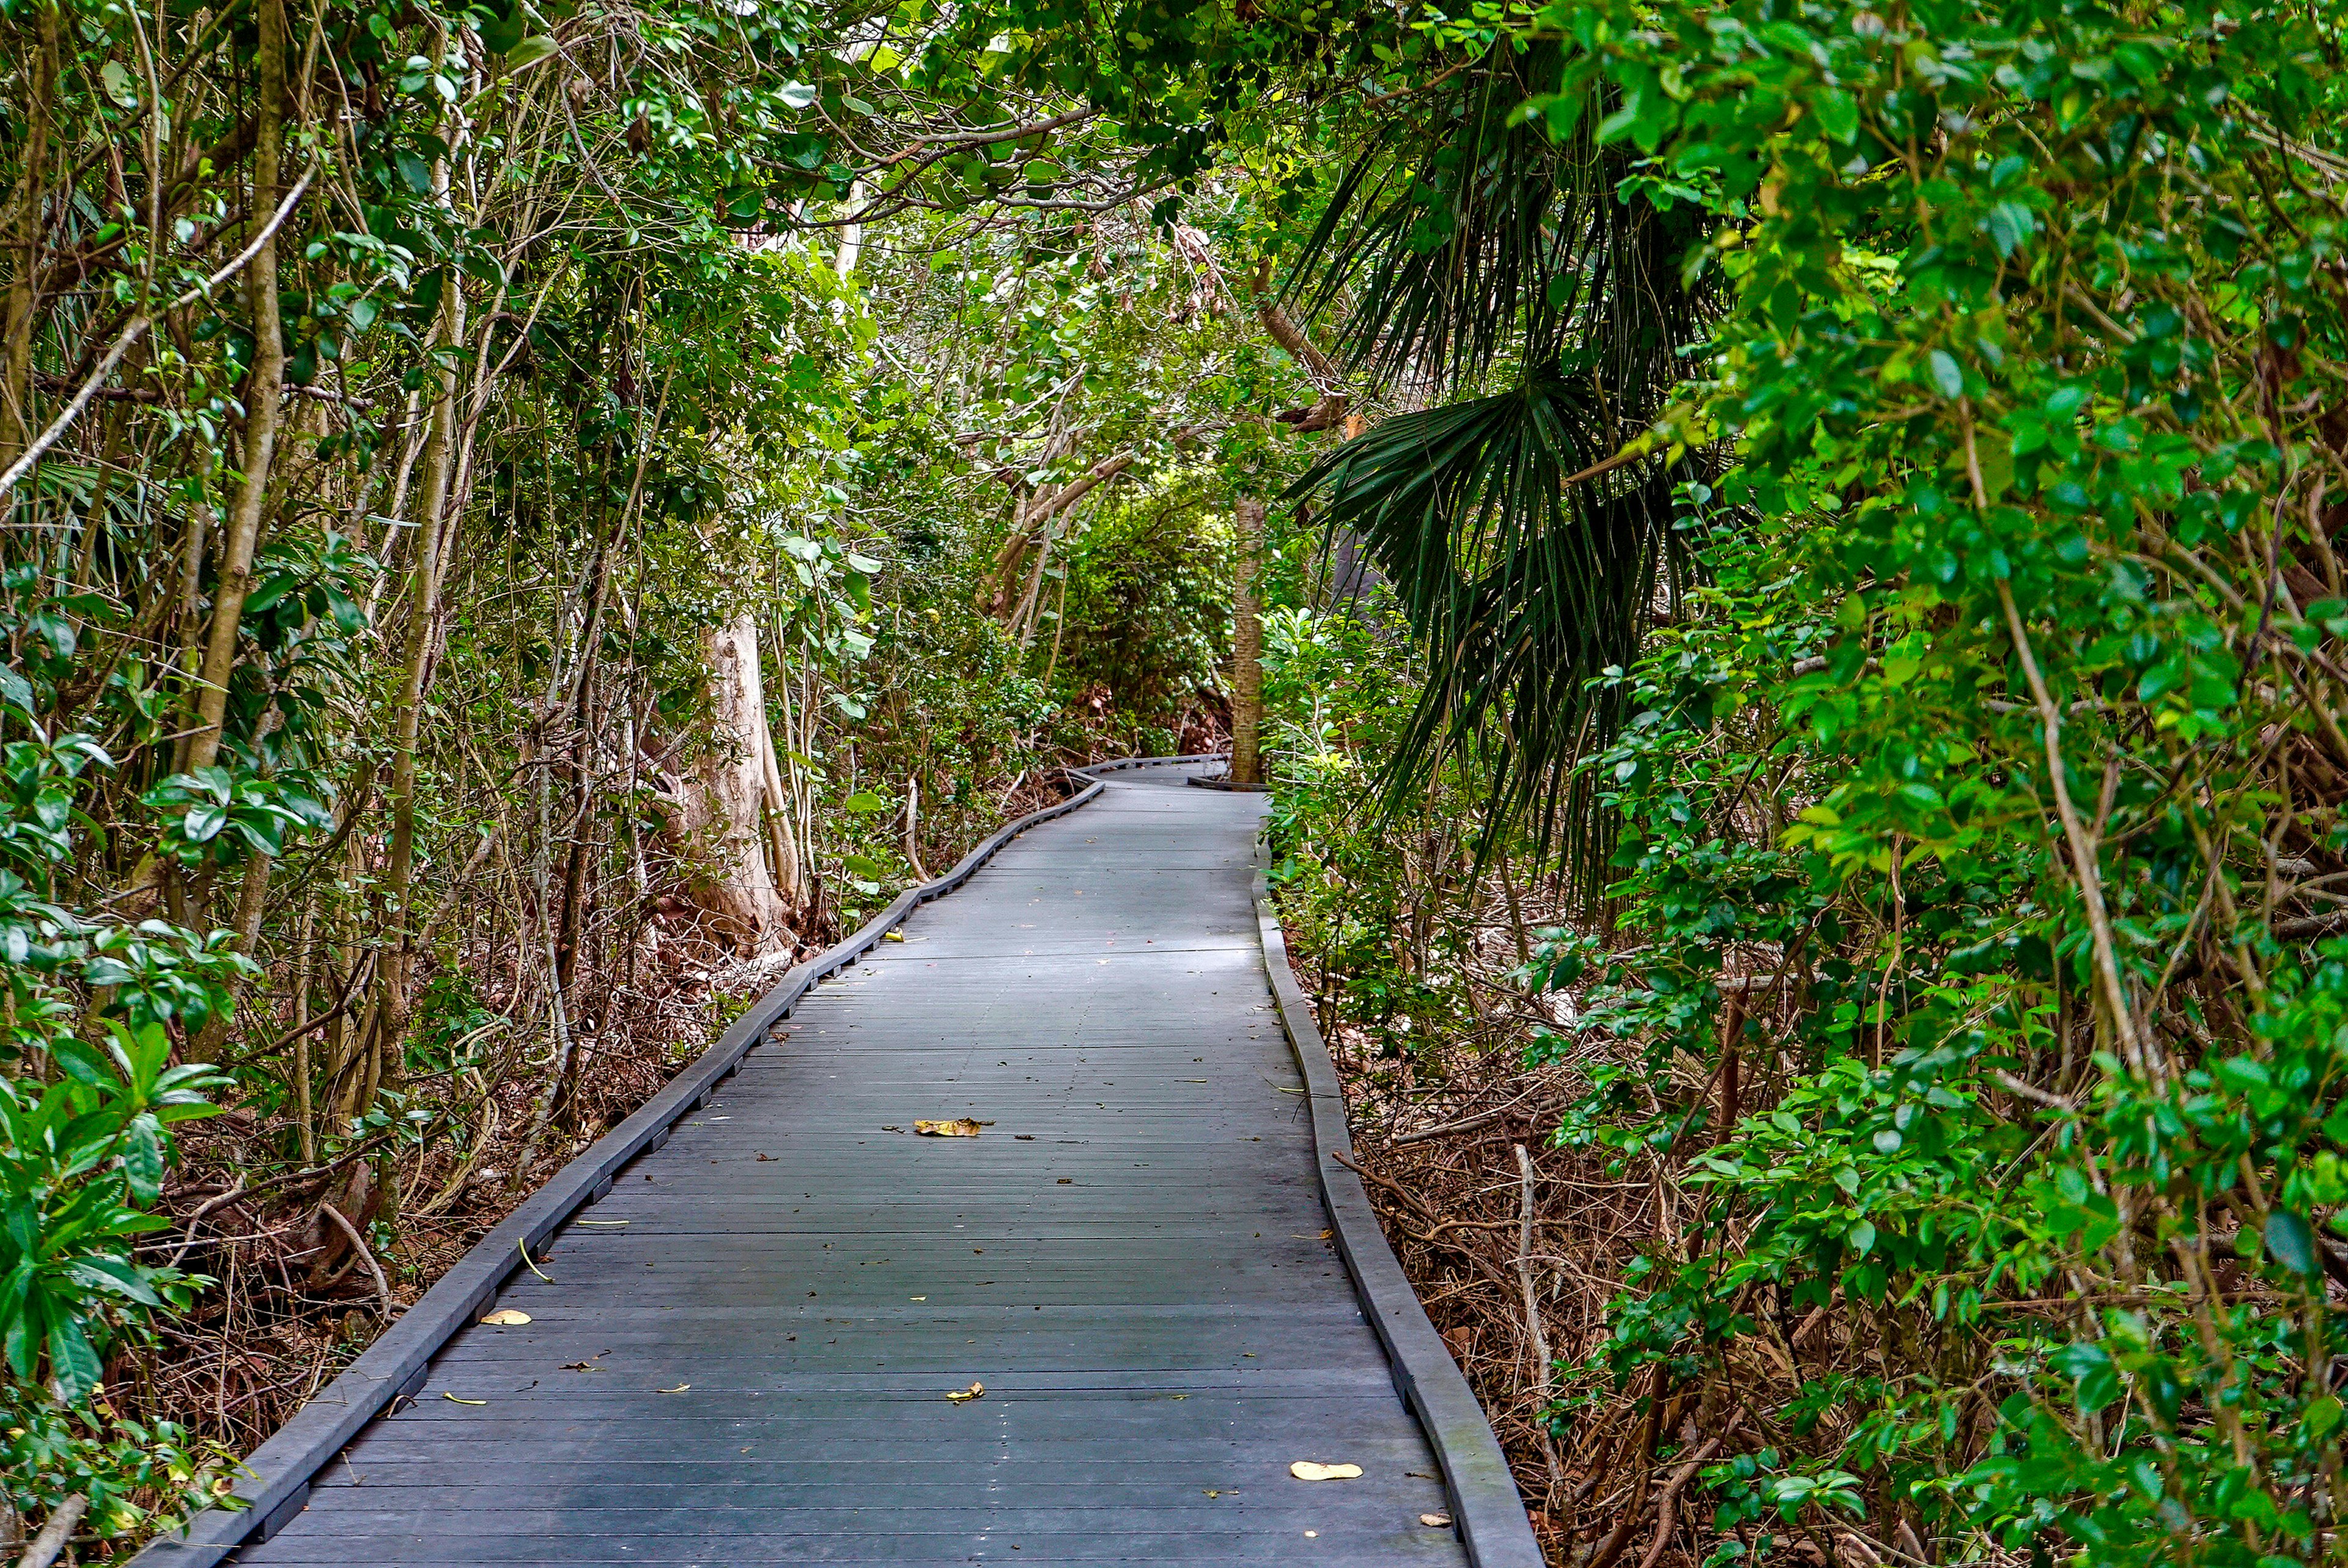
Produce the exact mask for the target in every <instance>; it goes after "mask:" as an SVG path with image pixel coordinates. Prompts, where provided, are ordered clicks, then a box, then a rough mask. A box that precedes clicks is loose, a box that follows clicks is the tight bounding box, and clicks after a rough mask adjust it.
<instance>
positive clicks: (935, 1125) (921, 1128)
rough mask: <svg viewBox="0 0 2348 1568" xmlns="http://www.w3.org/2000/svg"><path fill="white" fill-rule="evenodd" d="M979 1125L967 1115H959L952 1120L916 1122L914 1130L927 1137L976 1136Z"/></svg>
mask: <svg viewBox="0 0 2348 1568" xmlns="http://www.w3.org/2000/svg"><path fill="white" fill-rule="evenodd" d="M979 1126H980V1123H978V1122H973V1121H972V1120H971V1119H970V1118H969V1117H967V1116H957V1117H955V1118H954V1119H953V1121H951V1122H914V1123H913V1131H914V1132H918V1133H920V1134H922V1136H923V1137H925V1138H975V1137H977V1136H978V1129H979Z"/></svg>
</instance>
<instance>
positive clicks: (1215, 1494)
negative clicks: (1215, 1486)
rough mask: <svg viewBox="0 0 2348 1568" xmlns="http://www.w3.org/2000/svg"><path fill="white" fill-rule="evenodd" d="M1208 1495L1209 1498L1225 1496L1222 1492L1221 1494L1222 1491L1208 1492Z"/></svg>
mask: <svg viewBox="0 0 2348 1568" xmlns="http://www.w3.org/2000/svg"><path fill="white" fill-rule="evenodd" d="M1207 1495H1208V1496H1209V1497H1220V1496H1222V1495H1223V1494H1222V1493H1221V1492H1220V1491H1210V1492H1208V1493H1207Z"/></svg>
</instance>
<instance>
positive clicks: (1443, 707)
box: [1289, 49, 1706, 886]
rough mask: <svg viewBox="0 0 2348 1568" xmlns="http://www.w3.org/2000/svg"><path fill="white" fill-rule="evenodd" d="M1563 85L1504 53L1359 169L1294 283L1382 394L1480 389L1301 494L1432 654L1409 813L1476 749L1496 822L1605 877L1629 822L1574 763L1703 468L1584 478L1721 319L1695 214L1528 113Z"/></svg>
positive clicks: (1311, 478)
mask: <svg viewBox="0 0 2348 1568" xmlns="http://www.w3.org/2000/svg"><path fill="white" fill-rule="evenodd" d="M1556 79H1557V69H1556V58H1555V56H1554V55H1553V54H1545V53H1544V52H1543V51H1541V50H1540V49H1535V50H1532V51H1529V52H1528V53H1527V54H1524V55H1512V54H1507V53H1505V52H1496V54H1495V55H1494V56H1492V57H1490V58H1488V59H1487V60H1484V61H1480V62H1478V64H1477V65H1476V66H1475V67H1473V68H1470V69H1468V70H1466V71H1463V72H1462V73H1461V74H1460V76H1459V77H1457V79H1456V81H1455V82H1453V83H1450V84H1447V85H1446V88H1445V90H1442V91H1437V92H1432V93H1428V94H1425V95H1422V97H1423V98H1424V101H1423V102H1422V103H1421V104H1420V105H1419V107H1418V108H1417V109H1416V112H1415V113H1414V114H1412V115H1410V116H1408V117H1405V118H1398V119H1396V120H1395V121H1394V122H1392V123H1391V124H1389V125H1387V126H1385V128H1382V129H1381V131H1380V132H1379V133H1378V134H1377V135H1376V136H1375V137H1374V138H1372V140H1371V143H1370V145H1368V146H1367V147H1365V149H1363V150H1362V151H1361V152H1360V153H1359V154H1358V155H1357V156H1356V157H1355V158H1354V160H1353V161H1352V163H1351V164H1350V165H1349V166H1348V167H1347V168H1346V169H1345V170H1344V173H1343V174H1342V175H1341V176H1340V177H1339V179H1338V180H1337V181H1336V184H1335V187H1334V191H1333V194H1332V198H1331V200H1330V201H1329V204H1328V206H1327V208H1326V209H1325V210H1324V211H1323V214H1322V217H1321V220H1320V221H1319V223H1318V225H1317V226H1316V229H1315V231H1314V232H1313V236H1312V239H1311V240H1310V241H1309V242H1308V244H1307V246H1306V248H1305V252H1304V255H1303V261H1302V262H1301V264H1300V265H1299V267H1298V268H1297V269H1296V270H1295V272H1294V273H1293V274H1292V279H1291V282H1290V286H1289V292H1290V295H1291V297H1292V299H1293V300H1295V301H1296V302H1297V303H1298V304H1299V306H1300V308H1301V309H1302V310H1303V311H1304V312H1305V313H1307V314H1308V315H1324V314H1334V315H1335V316H1336V317H1337V321H1336V333H1335V341H1336V342H1337V343H1338V345H1339V347H1340V349H1341V352H1342V353H1343V354H1344V357H1345V358H1346V359H1347V361H1348V362H1349V363H1350V364H1353V365H1354V367H1355V368H1356V369H1357V371H1358V372H1359V373H1360V374H1364V375H1365V377H1366V378H1367V379H1368V380H1369V381H1370V382H1371V383H1372V384H1375V385H1385V386H1395V385H1397V384H1399V385H1400V386H1401V388H1402V389H1403V391H1404V393H1405V395H1406V400H1407V397H1408V395H1409V394H1411V393H1412V392H1414V391H1416V390H1418V389H1424V388H1429V387H1437V386H1440V387H1443V388H1445V389H1447V395H1450V396H1451V397H1452V398H1454V399H1455V400H1456V401H1453V402H1450V403H1447V404H1446V405H1441V406H1437V407H1433V408H1426V409H1423V410H1419V411H1415V412H1408V413H1404V414H1400V415H1395V416H1393V417H1391V418H1389V419H1387V420H1386V421H1385V423H1383V424H1381V425H1377V426H1376V427H1375V428H1374V429H1372V430H1371V431H1370V432H1368V433H1367V434H1366V435H1365V436H1360V437H1358V438H1356V439H1354V441H1352V442H1349V443H1348V444H1347V445H1346V446H1344V448H1343V449H1342V450H1340V451H1339V452H1337V453H1335V454H1334V455H1333V456H1330V457H1329V458H1327V459H1326V460H1324V461H1323V462H1322V463H1321V464H1319V465H1318V466H1315V467H1314V468H1313V470H1312V472H1310V473H1309V474H1307V475H1306V476H1305V477H1303V479H1302V480H1300V481H1299V482H1298V483H1297V484H1296V485H1295V486H1294V487H1292V489H1291V490H1290V492H1289V496H1290V497H1291V498H1292V499H1303V498H1304V497H1308V496H1317V497H1320V500H1321V502H1322V505H1323V508H1324V511H1323V517H1324V519H1325V521H1326V523H1327V524H1328V526H1329V528H1331V529H1332V530H1333V535H1332V537H1333V538H1334V530H1337V529H1346V530H1350V531H1352V532H1354V534H1356V535H1358V536H1359V538H1360V540H1361V543H1362V546H1363V548H1364V549H1365V553H1366V554H1367V555H1368V556H1369V557H1370V559H1372V560H1373V561H1374V562H1375V565H1376V566H1377V568H1378V570H1379V572H1380V573H1381V575H1382V576H1383V577H1384V578H1385V580H1386V581H1387V583H1388V584H1389V585H1390V586H1391V587H1392V589H1393V590H1394V592H1395V596H1396V599H1397V600H1398V602H1399V605H1400V608H1401V609H1402V610H1403V613H1404V615H1405V616H1406V619H1407V620H1408V621H1409V623H1410V625H1411V628H1412V630H1413V632H1414V634H1415V635H1416V638H1417V639H1418V641H1420V643H1421V644H1422V646H1423V647H1424V649H1425V651H1426V658H1427V661H1428V679H1427V683H1426V688H1425V690H1424V692H1423V693H1422V695H1421V697H1420V700H1419V702H1418V703H1417V706H1416V709H1415V711H1414V712H1413V715H1412V718H1411V721H1410V723H1409V724H1408V725H1407V726H1406V730H1405V733H1404V734H1403V736H1402V738H1401V741H1400V743H1399V744H1398V745H1397V747H1396V749H1395V754H1394V755H1393V756H1392V757H1391V758H1390V759H1389V762H1388V765H1387V768H1386V772H1385V777H1384V780H1383V784H1384V790H1385V799H1386V802H1387V804H1388V805H1389V806H1390V807H1391V806H1393V805H1396V804H1401V803H1402V802H1404V801H1406V800H1407V799H1409V798H1411V797H1413V796H1414V795H1415V794H1416V792H1417V791H1418V789H1419V788H1420V787H1421V786H1422V785H1423V784H1425V782H1426V779H1427V778H1428V777H1429V776H1430V775H1431V774H1433V773H1434V772H1435V770H1436V769H1437V767H1438V766H1439V765H1440V764H1442V763H1443V761H1444V760H1445V759H1446V758H1447V757H1449V756H1452V755H1455V754H1462V753H1465V754H1469V755H1471V756H1472V757H1473V758H1474V759H1475V761H1476V762H1477V763H1478V765H1479V766H1480V768H1481V770H1482V772H1483V773H1484V775H1485V777H1486V781H1487V783H1488V786H1489V789H1490V793H1491V804H1492V805H1493V807H1494V809H1495V811H1496V813H1497V814H1498V815H1499V816H1501V817H1502V818H1507V819H1519V820H1523V821H1526V822H1527V823H1528V824H1529V826H1530V827H1531V829H1532V832H1533V834H1534V836H1535V840H1536V846H1537V852H1538V853H1539V854H1540V856H1547V855H1548V854H1549V853H1550V851H1551V850H1552V849H1560V848H1561V849H1563V850H1564V851H1565V852H1566V859H1567V864H1568V867H1569V869H1570V870H1572V871H1576V872H1581V873H1587V872H1588V871H1590V870H1591V869H1593V868H1594V866H1595V865H1596V864H1597V862H1596V860H1594V859H1593V856H1600V855H1601V853H1602V851H1603V848H1604V846H1605V840H1606V837H1607V827H1606V825H1605V824H1604V823H1603V822H1602V821H1601V820H1600V819H1599V816H1598V814H1597V813H1596V811H1595V809H1594V804H1593V801H1592V799H1591V792H1590V791H1589V789H1588V787H1587V784H1586V783H1580V782H1577V775H1576V774H1575V772H1574V769H1573V765H1572V764H1573V763H1574V762H1575V760H1576V759H1577V758H1578V757H1580V756H1581V755H1584V754H1587V753H1588V751H1589V750H1590V748H1591V747H1592V746H1593V745H1599V744H1602V743H1604V742H1605V741H1606V740H1607V739H1608V738H1609V737H1610V736H1611V733H1612V730H1613V728H1614V726H1615V724H1616V723H1617V721H1618V720H1619V718H1620V716H1621V715H1620V714H1619V712H1617V705H1616V702H1615V700H1614V699H1613V698H1612V697H1611V696H1609V695H1606V694H1604V693H1602V692H1592V690H1591V682H1592V681H1593V679H1594V678H1595V677H1597V676H1598V675H1600V674H1601V673H1602V672H1603V671H1605V670H1607V669H1608V668H1609V667H1611V666H1616V665H1627V664H1628V663H1630V662H1631V661H1632V659H1634V658H1635V657H1636V656H1637V652H1638V649H1639V645H1640V642H1641V641H1642V639H1643V635H1644V633H1645V631H1646V630H1647V628H1648V626H1649V624H1650V623H1651V621H1652V619H1653V611H1654V607H1655V600H1656V595H1657V591H1658V589H1659V587H1660V586H1662V585H1663V583H1664V582H1665V581H1666V580H1667V578H1668V577H1670V576H1671V575H1672V574H1673V573H1674V572H1675V567H1676V562H1675V560H1674V558H1673V554H1672V548H1671V541H1672V533H1671V518H1672V497H1673V487H1674V485H1675V484H1676V483H1677V481H1678V480H1680V479H1681V478H1684V477H1687V474H1686V473H1684V472H1681V471H1675V470H1672V469H1668V468H1666V467H1665V466H1664V465H1663V464H1662V463H1661V462H1660V461H1653V460H1650V461H1647V462H1645V463H1643V464H1637V465H1631V466H1624V467H1622V468H1618V469H1615V470H1612V471H1611V472H1608V473H1606V474H1604V475H1602V476H1601V477H1580V476H1582V475H1583V471H1584V470H1587V469H1590V468H1591V467H1594V466H1598V465H1600V464H1601V463H1602V462H1603V461H1604V460H1605V459H1607V458H1609V457H1611V456H1613V455H1614V454H1615V453H1617V452H1618V451H1620V450H1621V449H1622V446H1623V445H1624V444H1625V443H1627V442H1628V441H1630V440H1632V439H1633V438H1634V437H1636V436H1639V435H1641V434H1643V432H1644V431H1645V430H1646V429H1647V428H1648V426H1649V425H1651V424H1652V422H1653V419H1654V417H1655V415H1656V414H1657V413H1658V412H1659V411H1660V409H1661V407H1662V405H1663V400H1664V399H1665V398H1666V397H1667V396H1668V395H1670V392H1671V390H1672V388H1673V386H1674V385H1675V384H1677V382H1678V380H1679V379H1680V374H1681V373H1680V359H1681V355H1682V354H1684V352H1685V350H1686V349H1687V348H1688V347H1689V345H1691V344H1693V343H1698V342H1700V341H1701V340H1702V338H1703V336H1704V331H1705V322H1706V312H1705V309H1704V302H1703V301H1702V300H1701V298H1699V297H1698V296H1697V295H1696V294H1694V293H1693V292H1691V291H1690V290H1689V289H1688V288H1687V287H1686V286H1685V285H1684V282H1683V280H1682V275H1681V265H1680V263H1681V258H1682V257H1683V255H1684V253H1685V251H1686V250H1687V248H1688V246H1689V244H1690V243H1691V242H1692V241H1694V238H1695V231H1694V227H1693V225H1694V221H1695V220H1696V215H1695V214H1694V212H1692V211H1689V210H1681V211H1677V212H1664V211H1659V210H1656V209H1655V208H1653V207H1652V206H1650V205H1648V204H1647V203H1646V202H1644V201H1643V200H1636V199H1626V198H1624V197H1623V196H1622V195H1620V194H1618V191H1619V190H1620V188H1621V186H1622V179H1623V178H1624V176H1625V175H1626V174H1627V173H1629V172H1630V169H1629V166H1628V165H1627V163H1625V161H1624V159H1623V155H1622V154H1621V153H1620V152H1618V151H1616V150H1613V149H1603V148H1600V147H1598V146H1597V145H1596V144H1595V143H1594V141H1592V140H1591V139H1590V138H1588V137H1587V136H1582V137H1580V138H1569V139H1566V140H1563V141H1558V140H1553V139H1551V138H1550V137H1549V136H1548V135H1547V133H1545V132H1544V131H1542V130H1541V129H1540V128H1539V127H1538V126H1534V125H1528V124H1524V123H1511V121H1512V118H1513V116H1512V112H1511V111H1513V110H1514V109H1515V108H1516V107H1517V106H1518V105H1519V104H1521V103H1522V102H1523V101H1524V100H1525V98H1526V97H1530V96H1533V95H1535V94H1538V93H1542V92H1546V91H1550V90H1551V89H1553V87H1554V86H1555V83H1556ZM1599 118H1601V116H1599V115H1597V114H1585V115H1584V116H1582V117H1581V121H1580V123H1581V124H1582V125H1584V126H1587V125H1590V124H1593V123H1595V122H1596V121H1597V120H1598V119H1599ZM1496 382H1498V383H1499V384H1500V385H1501V387H1502V388H1503V389H1502V390H1499V391H1498V392H1490V391H1485V395H1476V394H1477V393H1478V391H1481V390H1484V389H1489V388H1491V387H1492V386H1493V385H1494V384H1495V383H1496ZM1569 479H1574V480H1575V481H1576V482H1574V483H1572V484H1569V483H1568V481H1569ZM1577 880H1581V881H1583V883H1584V886H1587V885H1588V883H1587V880H1586V877H1577Z"/></svg>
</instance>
